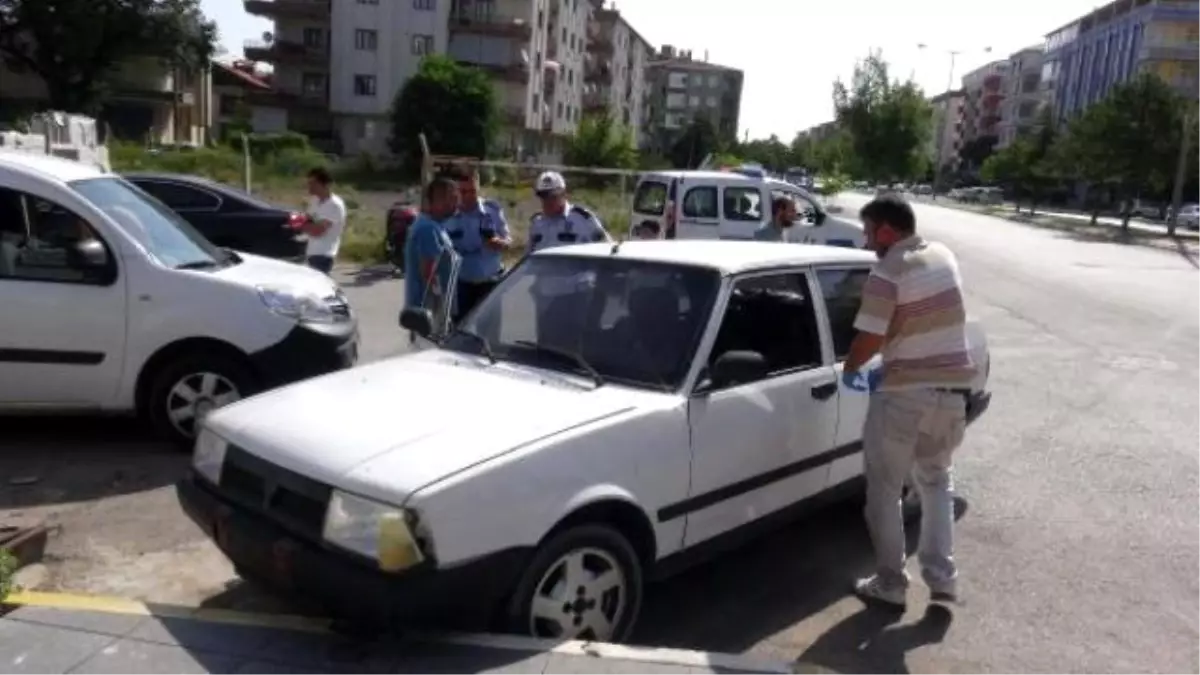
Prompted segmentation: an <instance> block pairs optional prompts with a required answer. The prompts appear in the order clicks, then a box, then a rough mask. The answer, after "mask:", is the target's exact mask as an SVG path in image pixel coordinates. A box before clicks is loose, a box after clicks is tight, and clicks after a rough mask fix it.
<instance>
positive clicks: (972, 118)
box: [960, 59, 1009, 145]
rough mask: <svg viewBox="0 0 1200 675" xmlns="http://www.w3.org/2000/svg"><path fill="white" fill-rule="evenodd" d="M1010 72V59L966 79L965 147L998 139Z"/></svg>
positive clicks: (994, 62)
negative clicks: (980, 139)
mask: <svg viewBox="0 0 1200 675" xmlns="http://www.w3.org/2000/svg"><path fill="white" fill-rule="evenodd" d="M1008 69H1009V62H1008V59H1000V60H997V61H992V62H991V63H988V64H986V65H983V66H980V67H979V68H976V69H975V70H972V71H971V72H969V73H967V74H966V75H964V76H963V78H962V91H963V103H962V116H961V120H962V124H961V132H960V133H961V137H960V140H961V144H962V145H966V144H967V143H970V142H972V141H975V140H977V139H979V138H984V137H992V138H997V139H998V138H999V134H1000V121H1001V119H1002V118H1003V117H1002V116H1003V102H1004V95H1005V83H1006V81H1007V76H1008Z"/></svg>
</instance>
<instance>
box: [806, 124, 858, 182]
mask: <svg viewBox="0 0 1200 675" xmlns="http://www.w3.org/2000/svg"><path fill="white" fill-rule="evenodd" d="M853 146H854V142H853V139H852V138H851V135H850V133H849V132H848V131H846V130H844V129H838V130H837V131H835V132H833V133H832V134H831V135H829V136H826V137H825V138H822V139H821V140H819V141H815V142H814V143H813V144H812V150H811V152H812V155H811V162H812V166H813V168H814V169H816V170H817V171H818V172H819V173H822V174H848V173H850V172H851V171H852V170H853V166H852V164H853V159H854V147H853Z"/></svg>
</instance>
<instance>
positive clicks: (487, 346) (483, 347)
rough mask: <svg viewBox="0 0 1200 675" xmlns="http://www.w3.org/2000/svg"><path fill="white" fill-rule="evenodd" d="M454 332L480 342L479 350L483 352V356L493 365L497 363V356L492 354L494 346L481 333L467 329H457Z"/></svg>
mask: <svg viewBox="0 0 1200 675" xmlns="http://www.w3.org/2000/svg"><path fill="white" fill-rule="evenodd" d="M454 332H455V333H457V334H459V335H466V336H467V337H469V338H472V339H473V340H475V341H476V342H478V343H479V350H480V351H482V352H483V355H484V356H485V357H487V360H488V361H490V362H492V363H495V362H496V355H495V354H494V353H493V352H492V345H491V343H489V342H488V340H487V338H485V337H483V336H482V335H480V334H479V333H476V332H475V331H473V330H468V329H466V328H455V329H454Z"/></svg>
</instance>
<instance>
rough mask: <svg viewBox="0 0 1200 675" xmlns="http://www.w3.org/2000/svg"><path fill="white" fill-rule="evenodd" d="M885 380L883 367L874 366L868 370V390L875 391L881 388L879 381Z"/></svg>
mask: <svg viewBox="0 0 1200 675" xmlns="http://www.w3.org/2000/svg"><path fill="white" fill-rule="evenodd" d="M880 382H883V369H882V368H872V369H871V370H868V371H867V391H870V392H874V391H877V390H878V389H879V383H880Z"/></svg>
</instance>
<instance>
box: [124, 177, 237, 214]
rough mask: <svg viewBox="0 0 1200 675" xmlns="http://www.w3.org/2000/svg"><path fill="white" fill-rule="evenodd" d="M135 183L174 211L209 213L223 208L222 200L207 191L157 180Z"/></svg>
mask: <svg viewBox="0 0 1200 675" xmlns="http://www.w3.org/2000/svg"><path fill="white" fill-rule="evenodd" d="M133 183H134V185H137V186H138V187H140V188H141V189H143V190H145V191H146V192H148V193H150V194H151V195H152V196H154V197H156V198H158V200H159V201H160V202H162V203H164V204H166V205H167V206H169V207H171V208H172V209H176V210H180V209H183V210H188V211H208V210H213V209H216V208H219V207H220V206H221V199H220V198H219V197H217V196H216V195H214V194H212V193H211V192H208V191H207V190H199V189H197V188H193V187H190V186H187V185H181V184H179V183H169V182H166V181H157V180H134V181H133Z"/></svg>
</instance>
